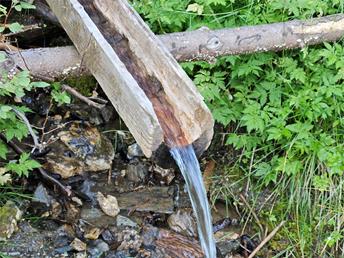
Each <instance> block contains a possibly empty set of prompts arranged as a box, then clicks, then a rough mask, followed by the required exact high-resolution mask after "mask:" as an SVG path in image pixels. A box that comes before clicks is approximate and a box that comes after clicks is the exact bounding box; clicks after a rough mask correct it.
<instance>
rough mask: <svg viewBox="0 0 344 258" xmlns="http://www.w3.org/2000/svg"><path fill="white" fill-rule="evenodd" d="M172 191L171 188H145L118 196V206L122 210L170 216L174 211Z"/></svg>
mask: <svg viewBox="0 0 344 258" xmlns="http://www.w3.org/2000/svg"><path fill="white" fill-rule="evenodd" d="M173 194H174V189H173V188H172V187H147V188H143V189H140V190H137V191H134V192H127V193H122V194H119V195H118V196H116V197H117V200H118V204H119V207H120V209H121V210H122V209H123V210H131V209H135V210H136V211H148V212H158V213H167V214H172V213H173V210H174V200H173V197H174V196H173Z"/></svg>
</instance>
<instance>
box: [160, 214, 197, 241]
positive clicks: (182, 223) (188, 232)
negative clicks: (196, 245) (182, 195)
mask: <svg viewBox="0 0 344 258" xmlns="http://www.w3.org/2000/svg"><path fill="white" fill-rule="evenodd" d="M191 212H192V211H189V210H178V211H177V212H176V213H173V214H171V215H170V216H169V217H168V219H167V223H168V226H169V227H170V228H171V229H172V230H173V231H174V232H176V233H179V234H182V235H184V236H189V237H194V236H196V234H197V233H196V232H197V231H196V222H195V221H194V218H193V217H192V215H191Z"/></svg>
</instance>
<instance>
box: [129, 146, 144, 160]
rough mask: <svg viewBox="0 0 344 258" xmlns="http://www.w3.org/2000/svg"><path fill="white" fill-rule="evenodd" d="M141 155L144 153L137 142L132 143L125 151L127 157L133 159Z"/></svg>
mask: <svg viewBox="0 0 344 258" xmlns="http://www.w3.org/2000/svg"><path fill="white" fill-rule="evenodd" d="M143 156H144V154H143V152H142V150H141V147H140V146H139V145H138V144H137V143H134V144H132V145H130V146H129V147H128V152H127V157H128V159H133V158H135V157H143Z"/></svg>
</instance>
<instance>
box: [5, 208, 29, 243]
mask: <svg viewBox="0 0 344 258" xmlns="http://www.w3.org/2000/svg"><path fill="white" fill-rule="evenodd" d="M22 215H23V213H22V211H21V210H20V209H19V208H18V207H17V206H16V205H15V204H14V202H12V201H7V202H6V203H5V205H4V206H2V207H1V208H0V241H5V240H6V239H8V238H10V237H11V236H12V234H13V233H14V232H16V231H17V230H18V225H17V222H18V221H19V220H20V219H21V217H22Z"/></svg>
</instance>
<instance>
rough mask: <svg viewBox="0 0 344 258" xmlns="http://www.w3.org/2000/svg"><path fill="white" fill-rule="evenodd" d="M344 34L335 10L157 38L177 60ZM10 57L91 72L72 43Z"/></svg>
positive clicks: (40, 70) (36, 69)
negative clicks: (307, 17)
mask: <svg viewBox="0 0 344 258" xmlns="http://www.w3.org/2000/svg"><path fill="white" fill-rule="evenodd" d="M343 35H344V15H343V14H336V15H330V16H325V17H321V18H316V19H312V20H307V21H298V20H295V21H289V22H285V23H275V24H268V25H258V26H247V27H240V28H234V29H221V30H208V29H200V30H196V31H191V32H180V33H171V34H166V35H160V36H158V38H159V39H160V40H161V41H162V43H163V44H164V45H165V46H166V47H167V49H168V50H169V51H170V52H171V53H172V54H173V56H174V57H175V58H176V59H177V60H178V61H189V60H207V61H211V60H212V59H214V58H215V57H218V56H223V55H234V54H247V53H255V52H262V51H279V50H282V49H292V48H302V47H304V46H308V45H315V44H319V43H321V42H323V41H335V40H338V39H340V38H341V37H343ZM9 57H10V60H8V61H7V63H6V64H2V65H1V66H2V67H3V68H5V69H6V70H9V69H11V68H13V66H17V67H19V68H21V69H26V68H29V70H30V71H31V73H32V75H33V76H37V77H49V78H51V79H53V78H58V77H63V76H69V75H79V74H80V73H88V71H87V70H86V68H85V67H84V66H83V65H82V62H81V58H80V56H79V54H78V53H77V51H76V50H75V48H74V47H73V46H68V47H57V48H37V49H28V50H22V51H21V52H20V53H18V52H11V53H9ZM23 59H24V60H25V62H26V64H27V67H26V65H25V63H24V62H23ZM80 64H81V67H80ZM0 68H1V67H0Z"/></svg>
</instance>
